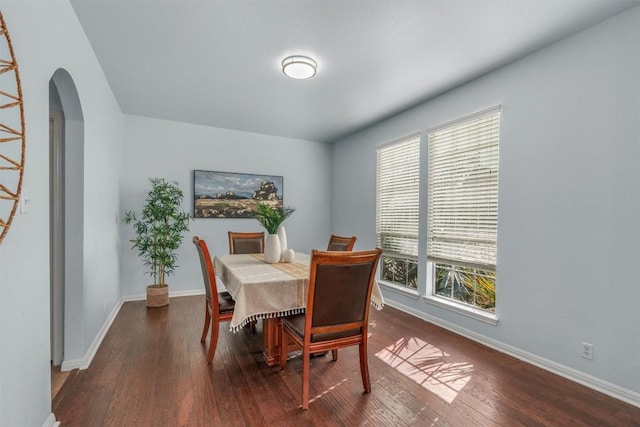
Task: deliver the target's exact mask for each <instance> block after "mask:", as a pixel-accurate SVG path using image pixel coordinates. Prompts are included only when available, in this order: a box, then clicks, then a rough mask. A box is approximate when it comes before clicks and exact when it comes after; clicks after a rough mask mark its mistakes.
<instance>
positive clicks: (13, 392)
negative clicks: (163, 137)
mask: <svg viewBox="0 0 640 427" xmlns="http://www.w3.org/2000/svg"><path fill="white" fill-rule="evenodd" d="M1 7H2V9H1V10H2V14H3V16H4V19H5V21H6V24H7V27H8V29H9V33H10V35H11V40H12V42H13V47H14V50H15V55H16V58H17V60H18V64H19V67H20V76H21V80H22V89H23V94H24V110H25V122H26V139H27V150H26V165H25V172H24V186H23V188H24V189H26V190H28V191H29V194H30V197H31V201H30V212H29V213H28V214H22V215H20V214H18V215H17V216H16V217H15V218H14V221H13V225H12V227H11V230H10V231H9V233H8V234H7V236H6V238H5V240H4V241H3V242H2V245H1V246H0V425H2V426H41V425H43V424H44V423H45V422H46V421H51V420H52V418H53V416H52V415H51V394H50V393H51V387H50V365H49V361H50V349H49V347H50V345H49V335H50V332H49V323H50V322H49V243H48V242H49V123H48V122H49V80H50V79H51V77H52V76H53V74H54V72H55V71H56V70H58V69H59V68H63V69H65V70H66V71H67V72H68V73H69V75H70V76H71V78H72V79H73V81H74V84H75V86H76V89H77V92H78V96H79V100H80V104H81V108H82V115H83V118H84V126H79V128H78V129H75V130H77V131H78V132H83V135H82V136H83V140H84V153H83V159H82V161H83V163H84V166H85V169H84V176H83V177H82V178H83V181H84V190H83V194H82V198H81V199H82V200H83V215H82V218H81V221H82V225H79V226H78V228H77V229H79V230H83V229H84V233H85V234H84V236H82V237H81V239H82V241H83V244H82V248H81V250H80V252H79V254H78V259H76V262H81V263H82V265H83V269H82V278H81V279H80V284H81V286H82V289H81V295H82V298H81V299H80V301H79V302H78V305H80V306H75V307H67V309H68V310H69V311H70V312H72V313H73V314H74V319H73V321H74V323H76V324H77V325H79V326H78V328H77V329H74V331H73V332H72V333H69V334H68V336H66V337H65V339H66V340H67V343H68V344H71V345H69V346H68V349H69V352H70V353H72V354H66V355H65V359H67V358H76V357H82V356H83V355H84V353H85V352H86V351H87V349H88V348H89V347H90V345H91V343H92V341H93V340H94V338H95V337H96V336H97V335H98V331H99V329H100V328H102V326H103V325H104V324H105V320H106V318H107V316H108V314H109V313H110V312H111V311H112V309H113V308H114V307H115V305H116V302H117V300H118V299H119V297H120V295H119V293H118V278H119V264H120V260H119V252H118V247H119V242H118V238H119V225H118V214H119V212H120V206H119V203H120V198H119V197H120V196H119V189H120V179H121V176H122V172H121V159H122V132H123V128H122V114H121V112H120V109H119V107H118V105H117V103H116V101H115V99H114V97H113V94H112V93H111V90H110V88H109V85H108V84H107V81H106V79H105V77H104V73H103V72H102V69H101V68H100V65H99V64H98V61H97V60H96V58H95V56H94V54H93V49H92V48H91V46H90V45H89V43H88V41H87V39H86V37H85V35H84V31H83V30H82V28H81V27H80V24H79V23H78V19H77V17H76V15H75V13H74V12H73V10H72V8H71V6H70V4H69V3H68V2H67V1H35V0H29V1H24V0H2V6H1ZM81 127H83V129H80V128H81ZM74 128H75V126H74ZM87 230H89V231H87ZM105 304H106V305H105Z"/></svg>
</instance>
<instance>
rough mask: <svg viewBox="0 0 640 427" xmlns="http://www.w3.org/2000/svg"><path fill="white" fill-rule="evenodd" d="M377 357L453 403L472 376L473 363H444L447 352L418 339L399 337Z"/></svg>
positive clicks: (377, 354)
mask: <svg viewBox="0 0 640 427" xmlns="http://www.w3.org/2000/svg"><path fill="white" fill-rule="evenodd" d="M376 356H377V357H378V358H379V359H380V360H382V361H383V362H385V363H386V364H387V365H389V366H391V367H392V368H394V369H395V370H397V371H398V372H400V373H401V374H403V375H405V376H406V377H407V378H409V379H411V380H412V381H414V382H415V383H417V384H419V385H421V386H422V387H424V388H425V389H427V390H429V391H430V392H432V393H433V394H435V395H436V396H439V397H440V398H441V399H443V400H444V401H446V402H447V403H452V402H453V401H454V400H455V398H456V396H457V395H458V393H459V392H460V391H461V390H462V389H463V388H464V386H465V385H466V384H467V383H468V382H469V380H470V379H471V373H472V372H473V365H470V364H468V363H466V362H447V361H446V360H447V357H448V356H449V355H448V354H447V353H445V352H443V351H441V350H440V349H438V348H436V347H434V346H432V345H431V344H429V343H427V342H425V341H423V340H421V339H419V338H415V337H412V338H401V339H399V340H398V341H397V342H396V343H395V344H393V345H390V346H388V347H386V348H384V349H382V350H381V351H379V352H378V353H376Z"/></svg>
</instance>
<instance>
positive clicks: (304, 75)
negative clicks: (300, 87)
mask: <svg viewBox="0 0 640 427" xmlns="http://www.w3.org/2000/svg"><path fill="white" fill-rule="evenodd" d="M317 66H318V64H316V61H314V60H313V59H311V58H309V57H308V56H300V55H294V56H288V57H286V58H284V59H283V60H282V72H283V73H284V74H285V75H286V76H288V77H291V78H292V79H299V80H300V79H308V78H310V77H313V76H315V75H316V67H317Z"/></svg>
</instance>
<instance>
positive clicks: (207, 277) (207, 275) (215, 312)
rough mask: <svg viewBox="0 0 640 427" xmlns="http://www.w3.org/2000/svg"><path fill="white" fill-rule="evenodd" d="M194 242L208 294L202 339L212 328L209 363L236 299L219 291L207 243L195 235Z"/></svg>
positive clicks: (208, 355)
mask: <svg viewBox="0 0 640 427" xmlns="http://www.w3.org/2000/svg"><path fill="white" fill-rule="evenodd" d="M193 243H194V244H195V245H196V248H197V249H198V255H199V256H200V266H201V267H202V278H203V279H204V290H205V294H206V300H207V302H206V304H205V311H204V327H203V328H202V336H201V337H200V341H201V342H204V341H205V340H206V339H207V334H208V332H209V328H211V339H210V341H209V351H208V352H207V364H210V363H211V362H212V361H213V356H215V354H216V347H217V345H218V334H219V332H220V322H228V321H230V320H231V317H232V316H233V310H234V308H235V301H233V298H231V295H230V294H229V292H218V287H217V284H216V274H215V271H214V269H213V263H212V262H211V255H209V249H208V248H207V243H206V242H205V241H204V240H202V239H200V238H198V236H194V237H193Z"/></svg>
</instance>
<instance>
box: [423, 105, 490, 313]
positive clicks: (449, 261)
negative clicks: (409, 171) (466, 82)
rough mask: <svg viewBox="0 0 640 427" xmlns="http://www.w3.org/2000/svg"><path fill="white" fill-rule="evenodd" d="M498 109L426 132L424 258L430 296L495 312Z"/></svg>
mask: <svg viewBox="0 0 640 427" xmlns="http://www.w3.org/2000/svg"><path fill="white" fill-rule="evenodd" d="M499 134H500V108H494V109H492V110H489V111H485V112H482V113H479V114H477V115H474V116H471V117H468V118H465V119H461V120H459V121H456V122H454V123H450V124H447V125H444V126H441V127H438V128H436V129H433V130H431V131H429V132H428V141H429V161H428V163H429V164H428V167H429V172H428V189H427V191H428V208H427V228H428V229H427V260H428V261H429V265H430V267H431V269H432V270H431V271H432V285H431V291H432V292H431V293H432V294H433V295H435V296H438V297H442V298H446V299H448V300H451V301H454V302H457V303H462V304H464V305H467V306H471V307H474V308H480V309H483V310H487V311H490V312H494V311H495V291H496V280H495V271H496V252H497V234H498V148H499V140H500V135H499Z"/></svg>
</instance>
